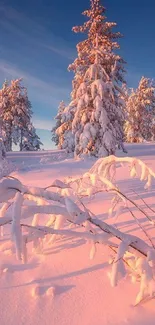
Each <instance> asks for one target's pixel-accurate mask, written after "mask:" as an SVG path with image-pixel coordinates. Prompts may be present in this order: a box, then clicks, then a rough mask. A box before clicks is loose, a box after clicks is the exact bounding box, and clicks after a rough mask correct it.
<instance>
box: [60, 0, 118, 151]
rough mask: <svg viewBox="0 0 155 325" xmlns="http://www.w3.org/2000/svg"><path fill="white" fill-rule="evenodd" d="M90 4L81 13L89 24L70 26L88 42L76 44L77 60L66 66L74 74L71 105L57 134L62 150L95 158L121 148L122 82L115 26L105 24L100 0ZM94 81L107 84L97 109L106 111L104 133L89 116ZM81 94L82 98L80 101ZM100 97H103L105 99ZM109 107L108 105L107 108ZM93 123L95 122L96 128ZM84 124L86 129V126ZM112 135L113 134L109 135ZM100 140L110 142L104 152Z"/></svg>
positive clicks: (99, 125)
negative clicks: (66, 149)
mask: <svg viewBox="0 0 155 325" xmlns="http://www.w3.org/2000/svg"><path fill="white" fill-rule="evenodd" d="M90 2H91V7H90V9H89V10H86V11H84V13H83V14H84V15H85V16H87V17H88V21H87V22H85V23H84V24H83V25H82V26H76V27H73V31H74V32H75V33H77V32H82V33H86V34H87V39H85V40H84V41H82V42H80V43H79V44H77V52H78V57H77V58H76V59H75V61H74V62H73V63H72V64H70V65H69V70H71V71H73V72H74V74H75V76H74V79H73V82H72V92H71V104H70V105H69V106H68V108H66V109H65V111H64V114H63V115H64V117H63V123H62V125H61V127H60V128H59V129H58V131H57V132H58V133H59V134H61V135H62V147H63V148H66V146H67V145H69V148H68V150H73V151H74V150H75V153H76V154H80V153H82V152H85V153H90V152H91V153H92V154H95V155H102V153H103V151H104V153H103V154H110V153H112V152H113V153H114V151H115V146H116V144H117V143H118V144H120V145H121V146H122V147H123V128H122V123H123V121H122V119H123V115H122V103H123V101H122V98H121V97H122V95H120V92H119V91H120V88H119V86H120V87H121V83H122V82H124V78H123V72H124V67H123V64H124V61H123V59H122V58H121V57H120V56H119V55H117V54H116V53H115V50H116V49H118V48H119V45H118V43H117V39H118V38H119V37H121V35H120V33H117V32H113V27H115V26H116V23H113V22H107V21H106V16H105V8H104V7H103V6H102V5H100V0H91V1H90ZM96 40H97V42H96ZM96 57H98V61H96ZM97 65H98V67H97ZM93 70H94V71H96V75H95V72H90V71H93ZM99 70H100V71H99ZM101 74H102V76H101ZM88 75H89V77H88ZM103 75H104V76H103ZM97 80H98V81H99V80H100V88H101V83H102V86H103V83H106V82H107V91H105V92H104V90H103V87H102V96H100V95H99V92H98V99H99V96H100V99H101V100H100V109H101V110H102V107H104V112H105V111H106V112H107V114H108V120H106V121H105V125H104V132H103V130H102V126H101V123H98V127H99V129H98V130H97V123H96V122H95V120H94V119H95V115H94V116H93V117H92V112H93V111H94V110H95V109H96V107H97V105H99V104H97V101H98V99H95V97H97V93H96V94H95V95H94V94H93V95H92V94H91V91H90V89H91V83H93V82H95V81H96V84H97ZM98 83H99V82H98ZM108 83H109V86H108ZM118 85H119V86H118ZM94 87H95V86H94ZM108 87H110V88H111V91H113V95H112V96H111V94H112V93H111V91H110V88H109V90H108ZM86 88H87V90H86ZM98 90H99V88H98ZM100 90H101V89H100ZM118 90H119V91H118ZM122 93H123V92H122ZM100 94H101V91H100ZM84 95H85V99H84V98H83V96H84ZM103 95H105V97H104V96H103ZM86 97H87V99H86ZM112 97H113V99H112ZM108 101H109V103H108ZM95 102H96V103H95ZM105 103H106V108H105ZM94 105H95V106H94ZM108 106H110V108H109V107H108ZM79 108H80V109H79ZM108 110H109V113H108ZM82 112H83V113H82ZM114 112H115V113H114ZM78 114H79V116H78ZM102 115H103V113H102ZM118 116H119V117H118ZM80 118H82V122H81V121H80ZM98 118H99V117H98ZM93 120H94V122H95V123H96V126H95V129H94V124H93V123H94V122H93ZM78 121H79V123H80V122H81V124H82V125H83V126H80V125H79V126H78ZM100 121H101V120H100ZM102 122H103V119H102ZM88 123H91V129H92V131H91V132H93V135H90V128H89V130H88V129H87V127H88ZM86 124H87V126H85V125H86ZM84 127H85V140H84V139H83V140H82V135H80V134H81V132H82V133H83V130H84ZM89 127H90V124H89ZM81 128H82V129H81ZM86 129H87V130H86ZM118 130H119V131H118ZM105 132H108V133H107V134H109V140H108V137H107V136H106V135H105ZM111 132H112V134H113V135H111ZM86 133H87V135H86ZM114 134H115V140H114ZM116 134H117V135H116ZM88 136H89V140H90V138H92V141H88V139H87V138H88ZM98 136H99V139H98V141H96V140H95V137H96V138H97V137H98ZM80 137H81V140H80V141H82V143H84V142H85V145H84V148H83V147H82V146H83V145H82V146H81V144H80V146H79V145H78V143H79V139H80ZM103 137H104V139H105V138H106V141H107V142H108V141H109V144H108V149H106V146H104V147H105V148H104V150H103V146H102V148H100V150H99V146H100V145H101V143H102V144H103V142H104V141H103V139H102V141H101V138H103ZM69 139H70V141H69ZM86 139H87V140H86ZM86 142H87V145H86ZM88 142H89V144H88ZM110 143H111V145H110ZM86 147H87V148H86ZM97 147H98V149H97ZM82 148H83V149H82ZM101 152H102V153H101Z"/></svg>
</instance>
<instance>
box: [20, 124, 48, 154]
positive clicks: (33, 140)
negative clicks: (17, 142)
mask: <svg viewBox="0 0 155 325" xmlns="http://www.w3.org/2000/svg"><path fill="white" fill-rule="evenodd" d="M41 145H43V144H42V142H41V141H40V138H39V136H38V135H37V134H36V129H35V128H34V126H33V125H32V123H30V124H29V125H28V128H27V130H26V131H25V133H24V134H23V141H22V151H37V150H40V149H41Z"/></svg>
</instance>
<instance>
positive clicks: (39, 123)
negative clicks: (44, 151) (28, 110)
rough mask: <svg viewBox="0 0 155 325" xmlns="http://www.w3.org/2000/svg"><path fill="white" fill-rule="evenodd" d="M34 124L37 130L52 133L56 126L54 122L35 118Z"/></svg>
mask: <svg viewBox="0 0 155 325" xmlns="http://www.w3.org/2000/svg"><path fill="white" fill-rule="evenodd" d="M33 124H34V126H35V128H36V129H38V130H47V131H51V129H52V127H53V126H54V121H52V120H51V121H49V120H45V119H38V118H33Z"/></svg>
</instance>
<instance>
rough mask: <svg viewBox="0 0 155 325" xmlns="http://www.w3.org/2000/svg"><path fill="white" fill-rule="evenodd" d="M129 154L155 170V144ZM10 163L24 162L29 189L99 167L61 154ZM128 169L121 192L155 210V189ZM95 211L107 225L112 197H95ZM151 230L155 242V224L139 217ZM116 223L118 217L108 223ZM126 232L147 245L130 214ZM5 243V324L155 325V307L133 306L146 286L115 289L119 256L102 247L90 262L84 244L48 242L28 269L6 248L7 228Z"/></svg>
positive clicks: (1, 292) (0, 281)
mask: <svg viewBox="0 0 155 325" xmlns="http://www.w3.org/2000/svg"><path fill="white" fill-rule="evenodd" d="M128 156H136V157H138V158H140V159H142V160H144V161H145V162H146V163H147V164H148V165H149V166H150V167H151V168H152V169H153V170H155V145H154V144H140V145H129V146H128ZM8 159H9V160H10V161H13V163H15V164H16V166H17V168H18V170H17V171H15V172H14V173H13V175H14V176H16V177H18V178H19V179H20V180H21V181H22V182H23V183H24V184H27V185H34V186H40V187H45V186H49V185H50V184H51V183H52V181H53V180H54V179H56V178H59V179H61V180H63V178H64V177H66V176H71V175H76V176H79V175H81V174H83V173H84V172H86V171H87V170H88V169H89V168H90V167H91V165H92V164H93V163H94V161H92V160H87V161H82V160H77V161H74V160H73V159H66V156H65V153H62V152H58V151H51V152H39V153H22V154H21V153H10V154H8ZM128 176H129V170H128V168H124V167H123V168H118V169H117V180H118V184H119V186H120V188H121V189H123V190H124V192H125V193H126V194H127V193H128V194H129V193H130V197H131V198H132V199H135V200H136V202H137V203H139V204H140V205H141V206H143V202H142V201H141V200H140V199H139V197H137V195H136V193H134V192H133V191H132V190H134V191H136V192H138V193H139V194H140V195H141V197H142V198H144V199H145V200H147V203H149V204H151V206H152V207H154V197H155V186H154V185H155V184H153V187H152V189H151V190H150V191H145V190H144V189H143V186H142V184H141V182H140V181H138V180H137V179H134V180H131V179H128ZM86 202H87V206H89V208H91V210H92V211H93V212H94V213H95V214H96V215H97V216H98V217H99V218H100V219H102V220H104V219H107V211H108V209H109V207H110V196H109V195H107V194H102V195H101V194H99V195H98V196H96V198H95V199H93V200H90V199H87V200H86ZM136 216H137V217H138V218H139V219H140V220H141V221H142V222H143V225H144V226H145V229H147V231H148V233H149V234H150V235H151V236H152V238H153V240H154V243H155V239H154V237H155V232H154V229H153V226H151V225H149V224H148V222H147V219H145V218H144V216H143V215H141V214H139V213H138V212H136ZM108 222H109V223H110V224H113V223H114V218H110V219H108ZM115 223H116V226H117V227H119V229H120V230H121V231H124V232H126V233H132V234H134V235H138V236H139V237H141V238H142V239H145V240H146V238H145V235H144V233H143V232H141V231H140V230H139V228H138V226H137V224H136V223H135V221H134V220H133V219H132V217H131V216H130V215H129V213H124V214H122V215H121V216H120V217H119V218H118V219H117V220H116V221H115ZM4 233H5V235H4V237H2V238H1V239H0V260H1V262H0V265H1V266H0V268H1V270H3V272H2V271H1V278H0V301H1V307H0V320H1V322H0V324H2V325H15V324H20V325H32V324H33V325H46V324H48V325H49V324H51V325H81V324H82V325H108V324H111V325H123V324H130V325H131V324H132V325H154V319H155V309H154V304H155V301H154V300H153V299H152V300H151V301H149V302H147V303H146V304H143V305H140V306H138V307H133V304H134V301H135V297H136V294H137V293H138V290H139V289H138V287H139V286H138V284H132V283H131V281H130V279H129V278H128V277H127V278H126V279H125V280H122V281H121V282H120V283H119V285H118V286H117V287H115V288H112V287H111V285H110V282H109V279H108V275H107V274H108V272H109V270H110V266H109V264H108V259H109V255H110V254H111V252H110V251H109V249H108V248H107V247H104V246H98V247H97V254H96V256H95V258H94V260H90V258H89V253H90V249H91V245H90V244H88V243H86V242H85V241H84V240H83V239H77V238H75V239H71V238H66V237H63V238H62V237H61V238H60V237H59V238H58V239H57V241H56V242H55V243H54V244H50V245H48V244H46V245H45V248H44V251H43V254H33V253H32V252H31V249H29V260H28V263H27V264H26V265H22V264H20V263H19V262H17V261H16V260H15V256H14V255H10V254H11V253H10V251H9V250H6V247H5V249H4V245H6V244H7V241H6V239H7V238H8V236H9V228H8V226H6V228H5V229H4Z"/></svg>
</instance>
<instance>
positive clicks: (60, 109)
mask: <svg viewBox="0 0 155 325" xmlns="http://www.w3.org/2000/svg"><path fill="white" fill-rule="evenodd" d="M64 109H65V103H64V101H63V100H62V101H61V102H60V104H59V107H58V113H57V115H56V117H55V120H56V124H55V126H54V127H53V128H52V130H51V133H52V141H53V142H54V143H55V145H56V146H58V145H60V142H59V135H58V134H57V133H56V130H57V129H58V128H59V127H60V126H61V124H62V113H63V111H64Z"/></svg>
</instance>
